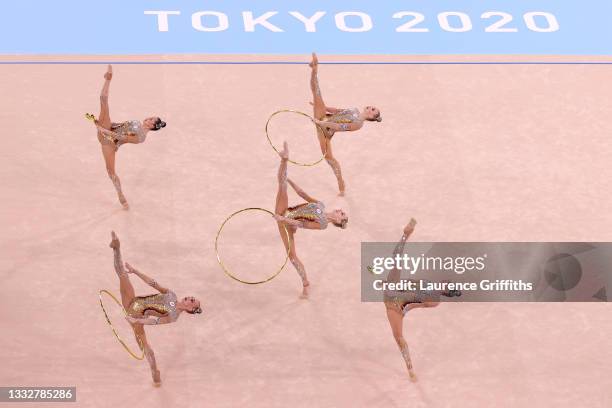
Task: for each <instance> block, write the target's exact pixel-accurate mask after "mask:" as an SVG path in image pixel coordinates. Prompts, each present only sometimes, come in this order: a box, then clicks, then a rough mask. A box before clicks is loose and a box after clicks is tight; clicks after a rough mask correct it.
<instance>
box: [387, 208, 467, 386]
mask: <svg viewBox="0 0 612 408" xmlns="http://www.w3.org/2000/svg"><path fill="white" fill-rule="evenodd" d="M415 226H416V220H415V219H414V218H411V219H410V222H409V223H408V225H406V226H405V227H404V234H403V235H402V238H401V239H400V241H399V242H398V244H397V246H396V247H395V250H394V251H393V256H394V257H395V256H396V255H398V254H401V253H403V252H404V246H405V245H406V241H407V240H408V238H409V237H410V235H411V234H412V233H413V232H414V227H415ZM399 280H400V271H399V270H398V269H393V270H392V271H391V272H390V273H389V276H388V278H387V282H399ZM440 295H442V296H446V297H453V296H461V292H460V291H457V290H451V291H446V292H436V291H424V290H418V291H402V292H400V291H387V292H385V295H384V296H385V307H386V309H387V319H389V325H391V331H392V332H393V337H394V338H395V341H396V343H397V346H398V347H399V349H400V353H401V354H402V357H403V358H404V362H405V363H406V368H407V369H408V374H409V375H410V379H411V380H412V381H416V379H417V377H416V374H415V373H414V368H413V366H412V361H411V360H410V353H409V351H408V343H406V340H405V339H404V335H403V330H402V328H403V320H404V316H405V315H406V313H407V312H408V311H410V310H412V309H416V308H419V307H435V306H438V305H439V304H440Z"/></svg>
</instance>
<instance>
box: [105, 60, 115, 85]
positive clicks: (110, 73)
mask: <svg viewBox="0 0 612 408" xmlns="http://www.w3.org/2000/svg"><path fill="white" fill-rule="evenodd" d="M104 79H106V80H107V81H110V80H111V79H113V67H112V65H110V64H109V65H108V66H107V67H106V72H105V73H104Z"/></svg>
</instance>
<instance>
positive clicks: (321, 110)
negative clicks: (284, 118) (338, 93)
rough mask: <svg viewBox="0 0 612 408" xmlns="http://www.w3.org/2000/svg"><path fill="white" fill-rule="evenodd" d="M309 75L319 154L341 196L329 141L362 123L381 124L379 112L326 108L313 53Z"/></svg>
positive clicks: (342, 189)
mask: <svg viewBox="0 0 612 408" xmlns="http://www.w3.org/2000/svg"><path fill="white" fill-rule="evenodd" d="M309 66H310V68H311V73H310V89H311V91H312V98H313V102H312V103H311V105H312V106H313V117H314V119H315V123H317V124H318V125H319V126H320V127H321V128H322V129H323V132H322V131H321V129H319V128H317V136H318V138H319V144H320V145H321V152H322V153H323V154H324V155H325V160H327V163H328V164H329V165H330V166H331V168H332V170H333V171H334V174H335V175H336V179H337V180H338V189H339V190H340V194H339V195H341V196H343V195H344V192H345V190H346V187H345V184H344V179H343V178H342V171H341V169H340V163H339V162H338V160H336V158H335V157H334V155H333V153H332V146H331V139H332V136H333V135H334V133H335V132H353V131H356V130H359V129H361V127H362V126H363V122H364V121H366V120H367V121H371V122H382V117H381V116H380V110H378V108H376V107H374V106H366V107H365V108H363V110H362V111H361V112H360V111H359V109H357V108H350V109H338V108H332V107H330V106H326V105H325V102H323V97H322V96H321V89H320V88H319V78H318V76H317V74H318V71H319V60H318V58H317V55H316V54H315V53H312V61H311V62H310V64H309Z"/></svg>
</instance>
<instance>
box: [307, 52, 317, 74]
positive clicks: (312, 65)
mask: <svg viewBox="0 0 612 408" xmlns="http://www.w3.org/2000/svg"><path fill="white" fill-rule="evenodd" d="M308 66H309V67H310V68H312V69H313V70H314V71H316V70H317V69H318V68H319V58H317V54H315V53H314V52H313V53H312V60H311V61H310V63H309V64H308Z"/></svg>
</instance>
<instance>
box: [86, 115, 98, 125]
mask: <svg viewBox="0 0 612 408" xmlns="http://www.w3.org/2000/svg"><path fill="white" fill-rule="evenodd" d="M85 119H87V120H91V121H92V122H94V123H95V121H96V117H95V116H94V115H93V114H91V113H86V114H85Z"/></svg>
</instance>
